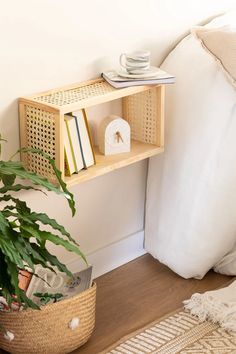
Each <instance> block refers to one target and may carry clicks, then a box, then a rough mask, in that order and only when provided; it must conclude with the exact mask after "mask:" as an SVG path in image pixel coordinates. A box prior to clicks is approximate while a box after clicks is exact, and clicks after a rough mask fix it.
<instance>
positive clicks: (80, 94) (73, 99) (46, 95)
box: [21, 78, 158, 113]
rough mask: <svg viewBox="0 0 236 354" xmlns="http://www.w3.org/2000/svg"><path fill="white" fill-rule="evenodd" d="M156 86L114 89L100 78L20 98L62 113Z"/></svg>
mask: <svg viewBox="0 0 236 354" xmlns="http://www.w3.org/2000/svg"><path fill="white" fill-rule="evenodd" d="M156 86H158V85H151V86H150V85H149V86H147V85H146V86H132V87H126V88H121V89H116V88H114V87H112V86H111V85H109V84H108V83H107V82H106V81H105V80H104V79H102V78H100V79H96V80H91V81H86V82H83V83H80V84H74V85H70V86H66V87H62V88H58V89H54V90H50V91H46V92H42V93H38V94H35V95H32V96H29V97H24V98H21V100H23V101H24V100H27V101H34V102H37V103H40V104H43V105H46V106H49V107H52V108H55V109H58V110H59V111H61V112H62V113H68V112H70V111H72V110H75V109H78V110H79V109H81V108H86V107H90V106H93V105H96V104H100V103H105V102H108V101H111V100H113V99H114V100H115V99H118V98H122V97H125V96H129V95H132V94H135V93H139V92H143V91H146V90H149V89H151V88H153V87H156Z"/></svg>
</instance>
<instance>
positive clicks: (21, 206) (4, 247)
mask: <svg viewBox="0 0 236 354" xmlns="http://www.w3.org/2000/svg"><path fill="white" fill-rule="evenodd" d="M3 141H4V139H2V138H1V136H0V154H1V144H2V142H3ZM29 151H30V153H33V154H41V155H43V156H44V157H45V158H46V159H48V161H49V162H50V164H51V165H52V168H53V170H54V172H55V175H56V178H57V181H58V184H59V187H57V186H55V185H53V184H52V183H50V182H49V181H48V180H47V179H46V178H43V177H40V176H38V175H37V174H35V173H33V172H29V171H27V170H26V169H25V168H24V166H23V165H22V163H21V162H15V161H13V157H14V156H15V155H14V156H13V157H12V158H11V159H9V160H8V161H2V160H0V295H1V296H3V297H4V298H5V299H6V301H7V303H8V305H9V306H11V304H12V302H13V301H14V302H16V301H17V302H18V303H19V304H20V305H23V306H24V307H25V308H26V307H31V308H34V309H38V306H37V305H36V304H35V303H34V302H33V301H32V300H30V299H29V298H28V297H27V296H26V294H25V292H24V291H23V290H21V289H20V288H19V282H18V276H19V273H20V272H21V271H22V270H27V271H30V272H32V273H34V272H35V266H36V265H41V266H42V267H44V268H47V269H50V270H52V271H54V268H55V267H56V268H57V269H58V270H59V271H60V272H64V273H66V274H67V275H69V276H72V274H71V272H70V271H69V270H68V268H67V267H66V266H65V265H64V264H62V263H61V262H60V261H59V260H58V258H57V257H56V256H55V255H53V254H51V253H50V252H49V251H48V249H47V245H46V242H51V243H53V244H55V245H60V246H62V247H64V248H65V249H66V250H67V251H70V252H74V253H76V254H77V255H79V256H80V257H82V258H83V259H84V261H85V262H86V259H85V256H84V255H83V253H82V252H81V251H80V248H79V245H78V244H77V242H76V241H75V240H74V239H73V238H72V237H71V235H70V234H69V232H68V231H66V229H65V228H64V227H63V226H62V225H60V224H59V223H58V222H57V221H56V220H54V219H51V218H50V217H49V216H48V215H47V214H45V213H37V212H35V211H32V210H31V209H30V208H29V206H28V205H27V203H26V202H25V201H22V200H20V199H19V198H17V193H18V192H20V191H22V190H33V191H35V193H36V192H42V193H45V190H47V191H50V192H54V193H57V194H59V195H61V196H62V197H65V198H66V200H67V202H68V205H69V207H70V209H71V212H72V216H74V214H75V201H74V198H73V195H72V194H71V193H70V192H69V191H68V190H67V187H66V184H65V183H64V182H63V180H62V178H61V172H60V171H59V170H58V169H57V168H56V165H55V161H54V160H53V159H51V158H50V157H49V156H48V155H46V154H44V153H43V152H42V151H41V150H37V149H21V152H22V153H25V152H29ZM17 153H19V151H18V152H17ZM21 180H26V182H24V184H22V182H21ZM45 226H50V230H52V232H50V231H45ZM55 231H56V232H55Z"/></svg>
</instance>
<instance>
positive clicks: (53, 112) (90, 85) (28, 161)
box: [19, 78, 165, 185]
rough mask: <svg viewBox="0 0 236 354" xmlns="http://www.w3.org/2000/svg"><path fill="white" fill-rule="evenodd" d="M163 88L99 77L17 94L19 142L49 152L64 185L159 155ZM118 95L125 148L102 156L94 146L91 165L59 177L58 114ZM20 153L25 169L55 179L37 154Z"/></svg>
mask: <svg viewBox="0 0 236 354" xmlns="http://www.w3.org/2000/svg"><path fill="white" fill-rule="evenodd" d="M164 88H165V87H164V85H155V86H133V87H127V88H122V89H115V88H113V87H112V86H110V85H109V84H108V83H107V82H106V81H104V80H103V79H101V78H100V79H96V80H92V81H87V82H83V83H80V84H74V85H71V86H66V87H62V88H58V89H54V90H50V91H46V92H43V93H38V94H35V95H32V96H29V97H22V98H20V99H19V114H20V136H21V147H32V148H37V149H42V150H43V151H45V152H46V153H47V154H49V155H50V156H51V157H52V158H53V159H54V160H55V162H56V165H57V167H58V168H59V169H60V170H61V171H62V176H63V179H64V180H65V181H66V182H67V184H68V185H75V184H77V183H80V182H84V181H87V180H90V179H91V178H94V177H97V176H101V175H103V174H105V173H108V172H110V171H113V170H115V169H118V168H121V167H124V166H127V165H130V164H132V163H135V162H137V161H140V160H143V159H146V158H148V157H150V156H153V155H156V154H159V153H161V152H163V150H164ZM118 98H121V99H122V106H123V118H124V119H126V120H127V121H128V122H129V124H130V126H131V136H132V144H131V145H132V146H131V152H130V153H123V154H118V155H112V156H103V155H101V154H99V152H98V150H97V149H96V147H95V154H96V160H97V164H96V165H95V166H92V167H89V168H88V169H87V170H82V171H80V172H79V173H78V174H76V175H72V176H71V177H65V175H64V138H63V120H64V114H66V113H69V112H76V111H78V110H80V109H82V108H88V107H91V106H94V105H98V104H102V103H105V102H109V101H112V100H115V99H118ZM111 113H113V112H111ZM88 118H89V117H88ZM21 158H22V161H23V162H24V164H25V166H26V168H27V169H29V170H31V171H34V172H36V173H38V174H40V175H42V176H45V177H47V178H48V179H50V180H51V181H52V182H55V181H56V179H55V176H54V174H53V171H52V169H51V166H50V165H49V164H48V162H47V160H45V159H44V158H43V157H41V156H38V155H36V154H31V153H27V154H22V156H21Z"/></svg>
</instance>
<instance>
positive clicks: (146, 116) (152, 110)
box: [126, 89, 160, 145]
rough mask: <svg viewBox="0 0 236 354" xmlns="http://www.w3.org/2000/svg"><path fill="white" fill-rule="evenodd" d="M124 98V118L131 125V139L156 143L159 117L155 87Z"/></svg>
mask: <svg viewBox="0 0 236 354" xmlns="http://www.w3.org/2000/svg"><path fill="white" fill-rule="evenodd" d="M126 100H127V101H126V113H127V117H126V119H127V121H128V122H129V124H130V126H131V136H132V139H134V140H138V141H141V142H144V143H148V144H155V145H156V144H157V141H158V119H160V118H159V117H158V110H157V104H158V102H157V93H156V89H151V90H148V91H145V92H141V93H137V94H135V95H131V96H128V97H127V98H126Z"/></svg>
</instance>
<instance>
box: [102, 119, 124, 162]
mask: <svg viewBox="0 0 236 354" xmlns="http://www.w3.org/2000/svg"><path fill="white" fill-rule="evenodd" d="M104 142H105V155H112V154H118V153H122V152H129V151H130V126H129V124H128V122H126V121H125V120H124V119H122V118H116V119H113V120H111V121H110V122H109V124H107V126H106V129H105V136H104Z"/></svg>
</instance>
